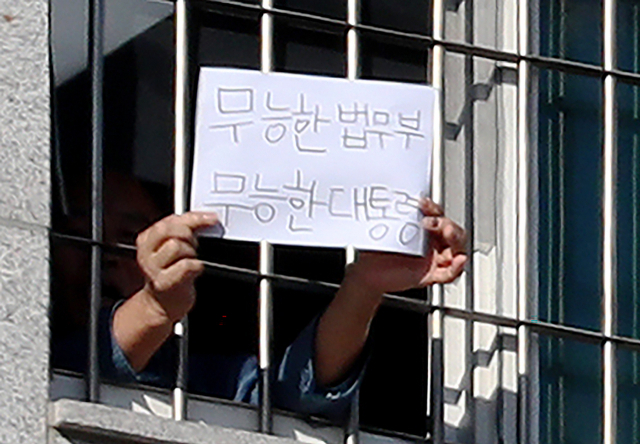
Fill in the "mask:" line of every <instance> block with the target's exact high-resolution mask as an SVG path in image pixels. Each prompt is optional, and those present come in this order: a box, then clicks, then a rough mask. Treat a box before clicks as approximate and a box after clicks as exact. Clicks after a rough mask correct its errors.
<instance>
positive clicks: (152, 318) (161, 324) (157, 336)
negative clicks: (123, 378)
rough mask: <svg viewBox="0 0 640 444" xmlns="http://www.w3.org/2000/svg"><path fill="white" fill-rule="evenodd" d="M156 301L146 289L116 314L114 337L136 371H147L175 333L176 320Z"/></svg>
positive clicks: (131, 298)
mask: <svg viewBox="0 0 640 444" xmlns="http://www.w3.org/2000/svg"><path fill="white" fill-rule="evenodd" d="M154 303H155V301H154V299H153V296H152V295H150V294H148V293H147V292H146V290H144V289H142V290H140V291H138V292H137V293H135V294H134V295H133V296H131V297H130V298H129V299H127V301H125V302H124V303H123V304H122V305H121V306H120V307H118V309H117V310H116V312H115V314H114V316H113V326H112V329H113V336H114V338H115V340H116V342H117V343H118V345H119V346H120V348H121V349H122V351H123V352H124V354H125V356H126V357H127V359H128V361H129V364H130V365H131V367H132V368H133V369H134V370H135V371H136V372H139V371H142V370H144V368H145V367H146V366H147V364H148V363H149V360H150V359H151V357H153V355H154V354H155V353H156V352H157V351H158V349H159V348H160V347H161V346H162V344H164V343H165V341H166V340H167V338H169V336H170V335H171V334H172V332H173V323H172V322H171V320H170V319H169V318H168V317H166V316H163V315H162V313H161V311H159V310H158V309H157V307H156V306H154Z"/></svg>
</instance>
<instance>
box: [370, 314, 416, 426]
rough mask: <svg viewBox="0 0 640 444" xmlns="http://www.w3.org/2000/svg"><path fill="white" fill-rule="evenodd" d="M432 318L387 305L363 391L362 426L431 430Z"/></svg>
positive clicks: (376, 327)
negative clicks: (429, 355) (428, 415)
mask: <svg viewBox="0 0 640 444" xmlns="http://www.w3.org/2000/svg"><path fill="white" fill-rule="evenodd" d="M427 331H428V326H427V316H425V315H422V314H420V313H412V312H407V311H403V310H399V309H392V308H385V307H383V308H382V309H381V310H380V311H379V313H378V314H377V316H376V319H375V320H374V322H373V326H372V332H373V333H372V339H373V340H372V341H371V345H372V351H371V360H370V362H369V365H368V367H367V373H366V374H365V379H364V381H363V383H362V389H361V392H360V422H361V424H362V426H363V427H364V428H365V429H366V427H371V428H377V429H389V430H394V431H398V432H403V433H408V434H411V435H417V436H424V435H425V434H426V433H427V421H426V417H425V412H426V411H427V410H426V409H427V407H426V405H427V404H426V403H427V396H426V393H427V379H428V365H427V350H428V340H427Z"/></svg>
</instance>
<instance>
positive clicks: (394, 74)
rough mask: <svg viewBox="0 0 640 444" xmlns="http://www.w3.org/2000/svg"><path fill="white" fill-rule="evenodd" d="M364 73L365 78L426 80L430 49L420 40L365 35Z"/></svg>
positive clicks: (362, 60)
mask: <svg viewBox="0 0 640 444" xmlns="http://www.w3.org/2000/svg"><path fill="white" fill-rule="evenodd" d="M360 45H361V62H360V63H361V76H362V78H364V79H376V80H394V81H398V82H412V83H426V81H427V62H428V58H429V56H428V51H427V49H426V47H423V46H422V45H421V44H420V43H419V42H418V43H416V42H415V41H395V40H388V39H384V38H381V37H378V36H375V35H373V34H368V33H367V34H362V36H361V41H360Z"/></svg>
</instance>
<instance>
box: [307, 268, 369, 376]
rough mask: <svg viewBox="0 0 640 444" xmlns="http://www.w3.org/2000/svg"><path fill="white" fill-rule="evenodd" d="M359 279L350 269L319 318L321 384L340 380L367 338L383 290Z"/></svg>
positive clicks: (317, 352)
mask: <svg viewBox="0 0 640 444" xmlns="http://www.w3.org/2000/svg"><path fill="white" fill-rule="evenodd" d="M362 279H363V278H362V277H361V276H359V275H358V273H357V272H356V271H355V270H353V269H351V270H349V271H348V272H347V274H346V276H345V279H344V281H343V283H342V285H341V287H340V289H339V290H338V292H337V293H336V296H335V297H334V299H333V301H332V302H331V303H330V304H329V306H328V307H327V310H326V311H325V312H324V314H323V315H322V317H321V318H320V320H319V321H318V327H317V331H316V343H315V367H316V377H317V379H318V382H319V384H320V385H322V386H325V387H328V386H332V385H335V384H336V383H339V382H340V381H341V380H343V379H344V378H345V377H346V375H347V374H348V372H349V371H350V370H351V368H352V367H353V365H354V364H355V362H356V361H357V360H358V358H359V357H360V354H361V353H362V350H363V348H364V346H365V344H366V342H367V338H368V336H369V328H370V326H371V321H372V320H373V318H374V316H375V314H376V312H377V310H378V307H379V305H380V303H381V301H382V292H377V291H375V290H372V289H370V288H368V287H367V286H366V285H365V282H364V281H363V280H362Z"/></svg>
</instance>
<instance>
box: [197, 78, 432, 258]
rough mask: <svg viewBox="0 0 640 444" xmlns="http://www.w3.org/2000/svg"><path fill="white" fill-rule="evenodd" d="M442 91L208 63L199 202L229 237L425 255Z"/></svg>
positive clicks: (200, 116)
mask: <svg viewBox="0 0 640 444" xmlns="http://www.w3.org/2000/svg"><path fill="white" fill-rule="evenodd" d="M436 97H437V93H436V91H435V90H434V89H433V88H430V87H427V86H423V85H409V84H401V83H392V82H382V81H365V80H358V81H349V80H346V79H335V78H327V77H315V76H305V75H293V74H281V73H277V74H276V73H270V74H262V73H260V72H258V71H249V70H239V69H227V68H202V69H201V71H200V81H199V86H198V101H197V110H196V138H195V158H194V171H193V182H192V188H191V208H192V209H193V210H205V211H215V212H217V213H218V215H219V216H220V219H221V221H222V224H223V227H224V237H225V238H228V239H238V240H250V241H259V240H263V239H264V240H268V241H270V242H272V243H275V244H290V245H291V244H293V245H306V246H322V247H344V246H346V245H353V246H355V247H357V248H360V249H365V250H380V251H392V252H401V253H409V254H422V252H423V243H424V231H423V230H422V228H421V226H420V219H421V215H420V212H419V210H418V198H419V196H420V195H421V194H424V193H425V192H426V191H428V189H429V186H430V172H431V153H432V145H433V141H432V138H433V122H434V107H435V105H436Z"/></svg>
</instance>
